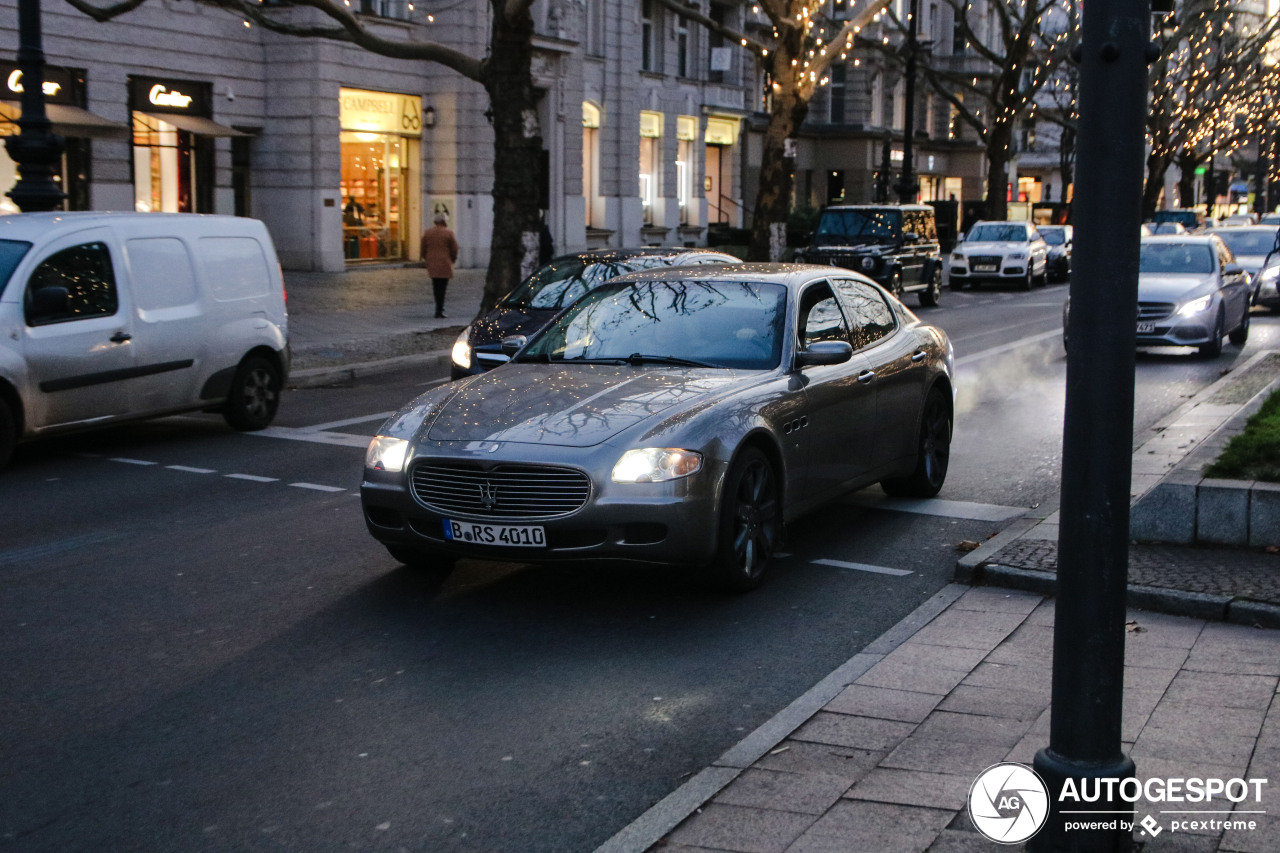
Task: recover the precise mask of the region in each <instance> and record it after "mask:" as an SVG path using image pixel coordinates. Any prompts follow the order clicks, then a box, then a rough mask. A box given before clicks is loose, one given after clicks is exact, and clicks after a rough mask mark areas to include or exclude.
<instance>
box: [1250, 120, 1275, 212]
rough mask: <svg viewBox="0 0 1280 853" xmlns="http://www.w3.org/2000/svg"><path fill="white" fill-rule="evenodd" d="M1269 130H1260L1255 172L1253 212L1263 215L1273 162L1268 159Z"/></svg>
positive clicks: (1265, 210) (1265, 209)
mask: <svg viewBox="0 0 1280 853" xmlns="http://www.w3.org/2000/svg"><path fill="white" fill-rule="evenodd" d="M1266 141H1267V132H1266V130H1265V128H1260V129H1259V130H1258V162H1257V164H1256V168H1255V169H1254V173H1253V212H1254V213H1256V214H1258V215H1259V216H1261V215H1262V214H1264V213H1266V212H1267V172H1268V171H1269V170H1270V169H1271V163H1270V161H1269V160H1268V159H1267V151H1266Z"/></svg>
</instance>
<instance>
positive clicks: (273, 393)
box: [222, 355, 283, 432]
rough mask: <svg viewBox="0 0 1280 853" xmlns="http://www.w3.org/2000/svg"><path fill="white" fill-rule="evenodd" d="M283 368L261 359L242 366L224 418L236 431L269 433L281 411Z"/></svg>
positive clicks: (252, 360) (224, 411)
mask: <svg viewBox="0 0 1280 853" xmlns="http://www.w3.org/2000/svg"><path fill="white" fill-rule="evenodd" d="M282 384H283V383H282V381H281V377H280V368H278V367H276V365H275V364H274V363H272V362H271V361H269V360H268V359H266V358H263V357H262V356H259V355H252V356H249V357H248V358H246V359H245V360H244V361H242V362H240V366H239V367H237V368H236V375H235V378H234V379H232V380H231V391H230V393H229V394H228V395H227V402H226V405H225V406H224V407H223V409H222V416H223V417H224V418H225V419H226V421H227V423H228V424H230V425H231V427H232V429H238V430H241V431H244V432H251V431H254V430H260V429H266V428H267V427H268V426H270V425H271V421H273V420H274V419H275V416H276V410H277V409H278V408H280V388H281V385H282Z"/></svg>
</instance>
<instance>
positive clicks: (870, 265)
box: [862, 258, 876, 270]
mask: <svg viewBox="0 0 1280 853" xmlns="http://www.w3.org/2000/svg"><path fill="white" fill-rule="evenodd" d="M862 268H863V269H864V270H873V269H875V268H876V259H875V258H863V259H862Z"/></svg>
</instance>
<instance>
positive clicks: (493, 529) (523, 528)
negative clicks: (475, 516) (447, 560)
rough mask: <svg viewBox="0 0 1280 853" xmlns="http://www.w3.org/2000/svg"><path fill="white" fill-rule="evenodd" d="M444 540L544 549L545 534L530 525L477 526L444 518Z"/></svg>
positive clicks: (473, 523)
mask: <svg viewBox="0 0 1280 853" xmlns="http://www.w3.org/2000/svg"><path fill="white" fill-rule="evenodd" d="M441 521H443V522H444V538H445V539H448V540H450V541H451V542H469V543H474V544H477V545H498V546H503V547H508V548H545V547H547V534H546V532H545V531H544V530H543V529H542V527H541V526H539V525H532V524H477V523H476V522H474V521H453V520H451V519H448V518H445V519H441Z"/></svg>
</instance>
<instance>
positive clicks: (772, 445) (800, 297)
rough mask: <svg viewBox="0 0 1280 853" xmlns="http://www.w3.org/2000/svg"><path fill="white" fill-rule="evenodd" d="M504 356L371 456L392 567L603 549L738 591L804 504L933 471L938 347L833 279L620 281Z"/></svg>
mask: <svg viewBox="0 0 1280 853" xmlns="http://www.w3.org/2000/svg"><path fill="white" fill-rule="evenodd" d="M504 346H505V347H506V348H507V351H508V352H509V354H511V355H512V359H511V361H510V362H508V363H507V364H505V365H503V366H502V367H500V368H498V369H496V370H492V371H489V372H487V373H484V374H480V375H476V376H472V377H469V378H466V379H462V380H459V381H456V382H452V383H449V384H448V385H443V386H440V387H437V388H434V389H432V390H431V391H428V392H427V393H425V394H423V395H422V396H420V397H418V398H417V399H415V400H413V401H411V402H410V403H409V404H408V405H406V406H405V407H404V408H403V409H401V410H400V411H399V412H397V413H396V414H395V415H394V416H393V417H392V418H390V419H389V420H388V421H387V422H386V423H385V424H384V425H383V426H382V428H381V430H380V432H379V434H378V435H377V436H376V437H375V438H374V439H373V441H372V442H371V443H370V445H369V450H368V453H367V455H366V458H365V469H364V482H363V484H362V486H361V491H360V494H361V500H362V503H363V506H364V515H365V521H366V524H367V527H368V529H369V532H370V533H371V534H373V536H374V538H375V539H377V540H378V541H380V542H382V543H383V544H384V545H385V546H386V547H387V549H388V550H389V551H390V552H391V555H392V556H393V557H394V558H395V559H397V560H400V561H401V562H403V563H406V564H408V565H411V566H420V567H437V568H443V567H447V566H449V565H451V563H452V561H453V559H455V558H457V557H463V556H466V557H475V558H482V559H502V560H520V561H537V562H548V561H563V560H570V559H619V560H628V561H641V562H651V563H662V564H675V565H681V566H688V567H690V568H692V569H697V570H699V571H705V572H706V573H707V574H708V575H709V576H710V577H711V578H712V579H713V580H714V581H716V582H717V583H718V584H719V585H720V586H721V587H723V588H726V589H730V590H739V591H741V590H747V589H751V588H754V587H756V586H757V585H759V583H760V582H761V581H762V580H763V578H764V576H765V573H766V569H767V568H768V566H769V563H770V561H771V559H772V556H773V553H774V551H775V549H776V548H777V547H778V546H779V543H780V541H781V539H782V535H783V532H784V529H785V525H786V524H787V523H789V522H791V521H793V520H794V519H796V518H797V517H799V516H800V515H802V514H803V513H805V512H807V511H809V510H812V509H814V508H815V507H817V506H820V505H821V504H823V503H825V502H827V501H830V500H831V499H833V498H835V497H837V496H839V495H841V494H842V493H844V492H846V491H849V490H851V489H857V488H861V487H863V486H867V485H870V484H872V483H876V482H879V483H881V484H882V486H883V488H884V489H885V491H887V492H888V493H889V494H892V495H903V496H913V497H931V496H933V495H935V494H937V493H938V490H939V489H941V488H942V484H943V480H944V479H945V477H946V474H947V462H948V458H949V454H950V445H951V432H952V418H953V402H954V383H953V378H952V377H953V366H954V355H953V352H952V348H951V344H950V342H949V341H948V339H947V337H946V335H945V334H944V333H943V332H942V330H941V329H938V328H935V327H933V326H930V325H927V324H925V323H922V322H921V321H920V320H919V319H918V318H917V317H916V316H915V315H914V314H912V313H911V311H910V310H908V309H907V308H906V307H905V306H903V304H902V303H901V302H899V301H898V300H896V299H894V298H893V297H892V296H890V295H889V294H888V293H887V292H886V291H884V290H883V289H881V288H880V287H879V286H878V285H876V284H875V283H874V282H873V281H871V280H870V279H868V278H866V277H864V276H862V275H860V274H858V273H854V272H850V271H849V270H843V269H837V268H834V267H820V266H804V265H783V264H724V265H713V266H704V267H683V268H671V269H660V270H650V271H646V272H639V273H632V274H629V275H625V276H621V277H619V278H617V279H614V280H613V281H611V282H609V283H608V284H605V285H603V286H601V287H599V288H596V289H595V290H592V291H590V292H588V293H586V294H585V295H583V296H582V297H581V298H579V299H578V300H577V301H575V302H574V303H573V304H572V305H571V306H569V307H568V308H566V309H565V310H564V311H563V312H562V313H560V314H559V315H558V316H557V317H556V318H555V319H554V320H553V321H552V322H551V323H550V324H549V325H547V326H546V327H545V328H544V329H542V330H541V331H539V332H538V333H537V335H536V336H534V337H532V338H531V339H528V340H526V339H524V338H523V337H515V338H509V339H507V340H506V341H504Z"/></svg>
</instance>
